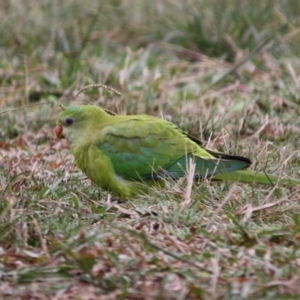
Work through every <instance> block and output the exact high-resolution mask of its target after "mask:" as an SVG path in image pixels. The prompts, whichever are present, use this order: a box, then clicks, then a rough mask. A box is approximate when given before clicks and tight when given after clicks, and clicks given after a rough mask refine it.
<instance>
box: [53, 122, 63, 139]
mask: <svg viewBox="0 0 300 300" xmlns="http://www.w3.org/2000/svg"><path fill="white" fill-rule="evenodd" d="M55 134H56V137H57V138H58V139H63V138H64V135H63V128H62V126H61V125H60V124H59V123H56V127H55Z"/></svg>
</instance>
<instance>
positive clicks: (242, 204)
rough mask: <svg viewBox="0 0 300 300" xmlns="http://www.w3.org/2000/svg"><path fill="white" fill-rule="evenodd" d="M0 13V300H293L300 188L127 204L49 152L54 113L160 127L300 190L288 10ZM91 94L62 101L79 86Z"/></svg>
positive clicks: (286, 6) (295, 41)
mask: <svg viewBox="0 0 300 300" xmlns="http://www.w3.org/2000/svg"><path fill="white" fill-rule="evenodd" d="M253 3H254V2H250V1H235V0H226V1H208V0H207V1H205V0H202V1H200V0H190V1H179V0H170V1H159V0H153V1H144V0H142V1H132V0H123V1H117V0H115V1H111V0H110V1H95V0H89V1H85V2H84V4H83V2H82V1H79V0H67V1H57V0H51V1H50V0H43V1H42V0H41V1H33V0H27V1H21V0H15V1H4V0H3V1H1V3H0V10H1V15H2V17H1V20H0V27H1V33H0V34H1V39H0V53H1V60H0V105H1V110H2V111H3V110H6V109H11V108H15V107H19V106H23V105H35V104H41V103H45V102H46V103H47V104H44V105H40V106H33V107H29V108H26V109H23V110H17V111H13V112H7V113H4V114H1V115H0V124H1V126H0V282H1V283H0V298H1V299H244V298H245V299H298V296H299V294H300V286H299V282H300V247H299V245H300V202H299V201H300V187H283V186H279V185H275V186H261V185H251V184H227V183H219V182H208V181H207V182H200V183H195V184H194V186H193V189H192V191H191V196H190V199H191V204H190V205H189V206H187V207H184V208H183V207H182V205H181V204H182V202H183V199H182V195H188V194H189V192H190V191H189V190H188V185H187V179H184V180H182V181H179V182H168V184H167V186H166V187H164V188H161V189H160V190H157V189H155V188H153V189H152V190H151V193H150V194H149V195H143V196H140V197H138V198H137V199H132V200H130V201H126V202H120V201H116V199H115V198H114V197H113V196H112V195H110V194H108V193H107V192H105V191H102V190H100V189H99V188H98V187H97V186H95V185H93V184H92V183H91V182H90V181H89V180H88V179H87V178H86V176H84V175H83V174H82V173H81V172H80V171H79V170H78V169H77V168H76V166H75V164H74V160H73V157H72V155H71V154H70V150H69V147H68V143H67V142H66V141H65V140H57V139H56V138H55V136H54V132H53V129H54V126H55V121H56V118H57V116H58V114H59V111H60V108H59V106H58V105H57V103H58V102H59V103H63V104H64V105H70V104H74V103H86V104H87V103H90V102H92V103H97V104H99V105H101V106H103V107H106V108H108V109H111V110H113V111H115V112H118V113H120V114H134V113H147V114H151V115H156V116H163V117H164V118H167V119H168V120H171V121H172V122H174V123H176V124H177V125H178V126H180V127H181V128H182V129H184V130H185V131H187V132H189V133H190V134H192V135H194V136H196V137H199V138H200V139H201V140H203V142H204V143H205V144H206V145H207V146H208V147H209V148H213V149H217V150H219V151H224V152H227V153H231V154H238V155H244V156H247V157H249V158H250V159H251V160H252V161H253V164H252V166H251V168H252V169H255V170H259V171H267V172H269V173H272V174H278V175H279V176H280V177H293V178H298V179H299V177H300V173H299V165H300V160H299V149H300V139H299V136H300V98H299V92H300V77H299V74H300V63H299V42H300V38H299V30H300V24H299V14H300V3H299V1H296V0H295V1H292V0H291V1H279V0H278V1H276V0H272V1H271V0H269V1H267V0H265V1H255V5H254V4H253ZM95 82H96V83H104V84H107V85H110V86H112V87H115V88H117V89H119V90H121V91H122V93H123V96H121V97H117V96H115V95H112V94H110V93H108V92H107V91H103V90H100V91H98V90H97V89H95V90H90V91H87V92H86V93H85V96H84V95H81V96H80V97H79V98H78V99H77V100H76V101H75V100H74V95H75V93H76V91H78V90H79V89H80V88H81V87H83V86H84V85H87V84H91V83H95Z"/></svg>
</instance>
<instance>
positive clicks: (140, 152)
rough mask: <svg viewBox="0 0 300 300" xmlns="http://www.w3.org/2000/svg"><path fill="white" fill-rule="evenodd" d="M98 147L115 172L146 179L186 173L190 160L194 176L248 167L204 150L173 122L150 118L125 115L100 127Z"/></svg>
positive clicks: (241, 160)
mask: <svg viewBox="0 0 300 300" xmlns="http://www.w3.org/2000/svg"><path fill="white" fill-rule="evenodd" d="M101 136H102V137H101V139H100V140H99V143H98V147H99V149H100V150H101V151H102V152H103V153H104V154H105V155H106V156H107V157H109V158H110V160H111V162H112V165H113V167H114V170H115V172H116V174H117V175H119V176H121V177H123V178H124V179H132V180H147V179H157V178H161V177H162V176H165V175H168V176H171V177H172V178H174V179H175V178H179V177H183V176H185V175H186V173H187V170H188V168H189V164H190V160H192V161H193V162H194V163H195V164H196V174H195V177H205V176H211V175H214V174H218V173H220V172H231V171H235V170H240V169H244V168H247V167H248V166H249V165H250V164H251V162H250V161H249V160H248V159H246V158H243V157H238V156H230V155H224V154H221V153H218V152H213V151H210V150H206V149H204V148H202V147H201V146H200V142H199V141H198V143H196V142H195V141H196V139H194V138H192V139H191V138H190V137H189V136H187V135H186V134H184V133H183V132H182V131H181V130H180V129H179V128H178V127H176V126H175V125H174V124H172V123H169V122H167V121H165V120H161V119H156V118H153V117H151V118H150V117H147V116H142V117H139V118H128V119H125V120H123V121H122V122H118V123H115V124H113V125H110V126H107V127H106V128H104V129H103V132H102V135H101Z"/></svg>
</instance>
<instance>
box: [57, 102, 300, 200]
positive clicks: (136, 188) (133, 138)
mask: <svg viewBox="0 0 300 300" xmlns="http://www.w3.org/2000/svg"><path fill="white" fill-rule="evenodd" d="M55 133H56V136H57V137H58V138H66V139H67V140H68V141H69V142H70V145H71V151H72V153H73V155H74V157H75V161H76V164H77V166H78V167H79V168H80V169H81V170H82V171H83V172H84V173H85V174H86V175H87V176H88V177H89V178H90V179H91V180H92V181H93V182H95V183H96V184H97V185H99V186H100V187H101V188H103V189H104V190H107V191H110V192H113V193H114V194H115V195H117V196H121V197H125V198H128V197H132V196H134V195H136V194H138V193H141V192H142V191H143V188H142V186H145V183H148V182H149V181H150V182H153V181H157V180H159V179H162V178H164V177H170V178H172V179H177V178H180V177H183V176H185V175H186V174H187V171H188V168H189V165H190V161H191V160H192V161H193V162H194V164H195V174H194V176H195V178H200V179H201V178H208V177H212V178H214V179H218V180H220V179H221V180H227V181H238V182H249V183H252V182H256V183H262V184H275V183H276V182H277V181H278V177H277V176H274V175H268V174H265V173H257V172H255V171H249V170H244V169H246V168H248V167H249V166H250V164H251V161H250V160H249V159H248V158H245V157H242V156H234V155H228V154H223V153H219V152H215V151H212V150H209V149H205V148H204V147H202V144H201V142H200V141H199V140H197V139H196V138H194V137H191V136H189V135H187V134H186V133H184V132H183V131H181V130H180V129H179V128H178V127H177V126H176V125H174V124H172V123H170V122H168V121H166V120H163V119H160V118H156V117H153V116H148V115H131V116H119V115H114V114H113V113H111V112H110V111H107V110H104V109H102V108H100V107H98V106H94V105H78V106H71V107H69V108H67V109H64V111H63V112H62V113H61V115H60V117H59V119H58V121H57V126H56V128H55ZM279 183H281V184H300V180H296V179H288V178H286V179H281V180H280V182H279Z"/></svg>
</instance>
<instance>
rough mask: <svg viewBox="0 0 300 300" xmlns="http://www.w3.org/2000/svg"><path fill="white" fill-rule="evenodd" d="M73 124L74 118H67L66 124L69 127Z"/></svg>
mask: <svg viewBox="0 0 300 300" xmlns="http://www.w3.org/2000/svg"><path fill="white" fill-rule="evenodd" d="M73 123H74V119H72V118H66V120H65V124H66V125H67V126H70V125H72V124H73Z"/></svg>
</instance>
